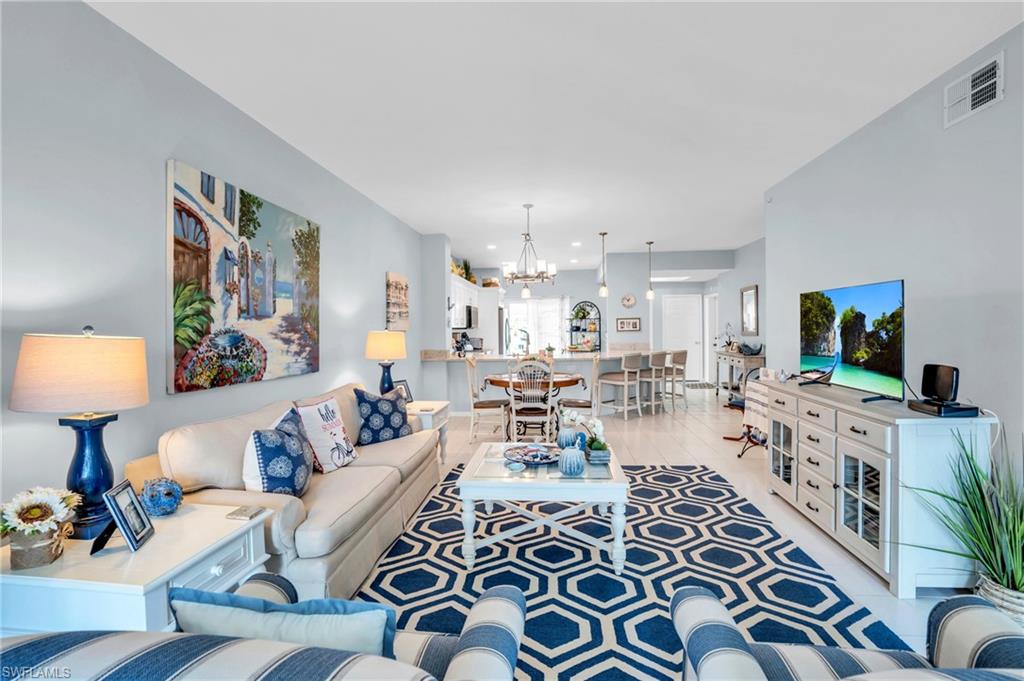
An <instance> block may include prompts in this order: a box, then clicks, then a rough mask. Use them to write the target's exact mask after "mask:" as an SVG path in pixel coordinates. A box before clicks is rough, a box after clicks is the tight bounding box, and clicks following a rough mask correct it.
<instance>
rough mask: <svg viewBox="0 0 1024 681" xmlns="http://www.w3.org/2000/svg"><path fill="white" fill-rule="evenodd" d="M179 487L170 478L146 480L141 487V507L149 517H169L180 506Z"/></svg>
mask: <svg viewBox="0 0 1024 681" xmlns="http://www.w3.org/2000/svg"><path fill="white" fill-rule="evenodd" d="M182 496H184V495H183V492H182V491H181V485H179V484H178V483H177V482H175V481H174V480H171V479H170V478H156V479H155V480H147V481H146V484H145V485H143V486H142V499H141V501H142V506H143V508H145V509H146V513H148V514H149V515H151V516H161V515H171V514H172V513H174V512H175V511H177V510H178V506H180V505H181V498H182Z"/></svg>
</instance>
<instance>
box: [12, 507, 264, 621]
mask: <svg viewBox="0 0 1024 681" xmlns="http://www.w3.org/2000/svg"><path fill="white" fill-rule="evenodd" d="M233 508H234V507H233V506H212V505H206V504H182V506H181V508H180V509H179V510H178V512H177V513H175V514H174V515H170V516H167V517H164V518H153V527H154V528H155V530H156V532H155V534H154V535H153V537H152V538H151V539H150V540H149V541H148V542H146V543H145V544H143V545H142V547H141V548H139V550H138V551H136V552H135V553H132V552H131V551H130V550H129V549H128V547H127V545H125V543H124V539H123V538H122V537H121V534H120V533H115V534H114V536H113V537H112V538H111V540H110V542H109V543H108V544H107V547H106V548H105V549H103V550H102V551H100V552H99V553H97V554H96V555H95V556H90V555H89V549H90V548H92V541H91V540H70V541H68V542H67V544H66V545H65V547H64V555H63V556H61V557H60V558H58V559H57V560H56V561H55V562H53V563H51V564H49V565H44V566H43V567H38V568H31V569H28V570H17V571H12V570H11V557H10V556H11V550H10V547H9V546H4V547H3V549H2V550H0V621H2V623H3V625H2V631H0V635H2V636H17V635H21V634H28V633H35V632H40V631H73V630H78V629H110V630H133V631H173V630H174V618H173V615H172V614H171V609H170V607H169V606H168V601H167V592H168V591H169V590H170V588H171V587H174V586H182V587H189V588H193V589H203V590H205V591H227V590H229V589H231V588H233V587H235V586H237V585H238V584H240V583H241V582H242V581H244V580H245V579H246V578H247V577H249V576H250V575H252V574H254V573H256V572H260V571H261V570H262V569H263V565H264V563H266V561H267V559H268V558H270V556H268V555H267V552H266V550H265V548H264V546H265V544H264V538H263V523H264V521H265V520H266V519H267V516H269V515H270V514H271V513H272V511H269V510H267V511H264V512H262V513H260V514H259V515H257V516H256V517H255V518H252V519H251V520H232V519H230V518H227V517H225V516H226V515H227V514H228V513H230V512H231V510H232V509H233Z"/></svg>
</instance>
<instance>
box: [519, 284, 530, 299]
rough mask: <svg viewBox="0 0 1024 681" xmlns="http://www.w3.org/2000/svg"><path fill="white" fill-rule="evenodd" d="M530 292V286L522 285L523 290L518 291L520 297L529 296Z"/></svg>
mask: <svg viewBox="0 0 1024 681" xmlns="http://www.w3.org/2000/svg"><path fill="white" fill-rule="evenodd" d="M531 295H532V294H531V293H530V287H529V286H526V285H524V286H523V290H522V291H520V292H519V297H520V298H529V297H530V296H531Z"/></svg>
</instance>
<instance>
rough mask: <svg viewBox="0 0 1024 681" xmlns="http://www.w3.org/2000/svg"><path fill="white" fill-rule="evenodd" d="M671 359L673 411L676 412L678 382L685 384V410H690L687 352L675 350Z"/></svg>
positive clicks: (670, 382) (669, 373)
mask: <svg viewBox="0 0 1024 681" xmlns="http://www.w3.org/2000/svg"><path fill="white" fill-rule="evenodd" d="M671 354H672V357H671V359H669V365H668V366H669V372H668V378H669V386H670V387H669V389H670V390H671V391H672V392H671V395H672V411H675V410H676V380H677V379H678V380H679V382H680V383H682V384H683V408H684V409H689V408H690V402H689V400H687V399H686V355H687V351H686V350H673V351H672V353H671Z"/></svg>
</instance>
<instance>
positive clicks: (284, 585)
mask: <svg viewBox="0 0 1024 681" xmlns="http://www.w3.org/2000/svg"><path fill="white" fill-rule="evenodd" d="M235 593H236V594H238V595H239V596H248V597H249V598H259V599H262V600H264V601H270V602H271V603H277V604H278V605H291V604H293V603H298V602H299V593H298V592H297V591H296V590H295V586H294V585H293V584H292V583H291V582H289V581H288V580H287V579H285V578H284V577H282V576H281V575H273V574H271V573H269V572H258V573H256V574H255V575H253V576H252V577H250V578H249V579H247V580H245V581H244V582H242V584H241V586H239V587H238V588H237V589H235Z"/></svg>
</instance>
